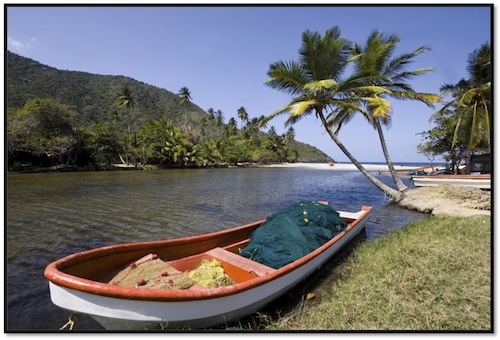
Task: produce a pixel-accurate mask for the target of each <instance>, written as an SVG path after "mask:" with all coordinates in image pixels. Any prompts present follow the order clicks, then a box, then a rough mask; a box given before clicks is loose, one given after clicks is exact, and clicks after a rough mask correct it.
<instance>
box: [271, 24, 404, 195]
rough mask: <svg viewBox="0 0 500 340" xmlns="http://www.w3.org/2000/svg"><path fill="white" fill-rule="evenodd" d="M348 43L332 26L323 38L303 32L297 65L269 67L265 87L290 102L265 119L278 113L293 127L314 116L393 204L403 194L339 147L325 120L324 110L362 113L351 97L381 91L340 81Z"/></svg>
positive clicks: (275, 64) (277, 64) (292, 63)
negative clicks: (280, 94) (291, 97)
mask: <svg viewBox="0 0 500 340" xmlns="http://www.w3.org/2000/svg"><path fill="white" fill-rule="evenodd" d="M350 48H351V44H350V43H349V42H348V41H347V40H345V39H343V38H341V31H340V29H339V28H338V27H333V28H332V29H330V30H327V31H326V32H325V35H324V37H322V36H321V35H320V34H319V33H317V32H311V31H308V30H306V31H305V32H304V33H303V34H302V45H301V47H300V49H299V62H295V61H291V62H284V61H279V62H276V63H273V64H271V65H270V67H269V71H268V75H269V77H270V79H269V80H268V81H266V83H265V84H266V85H268V86H270V87H272V88H275V89H278V90H281V91H283V92H286V93H289V94H291V95H292V96H293V99H292V101H291V102H290V103H289V104H287V105H285V106H283V107H282V108H280V109H278V110H277V111H275V112H273V113H272V114H271V115H270V116H268V117H267V120H270V119H272V118H274V117H275V116H277V115H280V114H288V115H289V118H288V119H287V121H286V124H293V123H295V122H296V121H298V120H300V119H301V118H303V117H305V116H307V115H309V114H311V113H315V115H316V117H318V118H319V119H320V120H321V123H322V125H323V127H324V128H325V129H326V132H327V133H328V135H329V136H330V138H331V139H332V140H333V141H334V142H335V144H337V146H338V147H339V148H340V149H341V150H342V152H343V153H344V154H345V155H346V156H347V157H348V158H349V159H350V160H351V162H352V163H353V164H354V165H355V166H356V167H357V168H358V169H359V170H360V171H361V172H362V173H363V175H365V176H366V177H367V178H368V179H369V180H370V181H371V182H372V183H373V184H374V185H376V186H377V187H378V188H380V189H381V190H383V191H384V192H385V193H386V194H387V195H388V196H389V197H390V198H392V199H393V200H394V201H399V200H401V199H402V198H403V194H402V192H400V191H398V190H395V189H393V188H391V187H390V186H388V185H386V184H384V183H383V182H381V181H380V180H379V179H377V178H376V177H375V176H373V175H372V174H370V173H369V172H368V170H366V169H365V168H364V167H363V166H362V165H361V163H359V162H358V161H357V160H356V158H355V157H354V156H353V155H352V154H351V153H350V152H349V150H347V148H346V147H345V146H344V145H343V144H342V142H341V141H340V139H339V138H338V137H337V134H336V133H335V132H334V131H333V130H332V124H331V122H328V121H327V118H326V116H325V111H326V110H327V109H332V110H335V109H339V108H342V109H345V110H361V111H362V108H360V107H359V105H356V104H355V103H356V102H358V101H359V100H354V99H353V97H354V96H355V94H356V93H357V92H359V93H364V94H366V93H367V92H368V91H370V93H380V92H382V91H384V89H382V88H379V87H377V86H360V84H359V81H354V80H353V79H347V80H346V81H343V82H341V81H340V77H341V75H342V74H343V72H344V70H345V68H346V66H347V64H348V61H349V56H350Z"/></svg>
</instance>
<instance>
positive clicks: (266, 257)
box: [239, 201, 347, 269]
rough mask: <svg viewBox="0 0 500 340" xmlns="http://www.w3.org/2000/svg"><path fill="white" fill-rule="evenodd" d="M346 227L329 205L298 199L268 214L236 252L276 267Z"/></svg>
mask: <svg viewBox="0 0 500 340" xmlns="http://www.w3.org/2000/svg"><path fill="white" fill-rule="evenodd" d="M346 227H347V223H346V222H345V221H344V220H343V219H342V218H341V217H340V216H339V213H338V212H337V211H336V210H334V209H333V208H332V207H330V206H328V205H324V204H321V203H318V202H312V201H306V202H301V203H298V204H295V205H292V206H290V207H287V208H284V209H282V210H280V211H278V212H276V213H274V214H273V215H271V216H269V217H268V218H267V219H266V221H265V222H264V223H263V224H262V225H261V226H260V227H259V228H257V229H256V230H255V231H254V232H253V233H252V234H251V235H250V242H249V244H248V245H247V246H246V247H245V248H243V249H242V250H241V252H240V253H239V254H240V255H241V256H244V257H246V258H249V259H252V260H253V261H256V262H259V263H262V264H264V265H266V266H269V267H271V268H274V269H278V268H281V267H283V266H285V265H287V264H289V263H291V262H293V261H296V260H298V259H300V258H301V257H303V256H305V255H307V254H309V253H310V252H312V251H314V250H315V249H317V248H319V247H320V246H322V245H323V244H325V243H326V242H328V240H330V239H332V238H333V237H334V236H335V235H337V234H339V233H340V232H342V231H343V230H345V228H346Z"/></svg>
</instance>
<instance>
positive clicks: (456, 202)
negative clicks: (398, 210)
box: [398, 185, 491, 217]
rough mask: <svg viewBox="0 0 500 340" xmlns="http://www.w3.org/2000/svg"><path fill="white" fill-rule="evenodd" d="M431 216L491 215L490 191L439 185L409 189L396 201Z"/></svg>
mask: <svg viewBox="0 0 500 340" xmlns="http://www.w3.org/2000/svg"><path fill="white" fill-rule="evenodd" d="M398 204H399V205H400V206H402V207H405V208H407V209H411V210H417V211H420V212H424V213H430V214H431V215H433V216H463V217H469V216H478V215H481V216H485V215H486V216H491V191H486V190H481V189H476V188H468V187H460V186H453V185H440V186H437V187H422V188H417V189H409V190H407V191H406V192H405V198H404V199H403V200H401V201H400V202H399V203H398Z"/></svg>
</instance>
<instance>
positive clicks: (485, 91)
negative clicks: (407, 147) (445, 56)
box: [431, 43, 492, 150]
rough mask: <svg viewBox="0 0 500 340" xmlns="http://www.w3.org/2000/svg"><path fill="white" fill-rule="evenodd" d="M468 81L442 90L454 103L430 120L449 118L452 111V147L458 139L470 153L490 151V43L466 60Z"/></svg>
mask: <svg viewBox="0 0 500 340" xmlns="http://www.w3.org/2000/svg"><path fill="white" fill-rule="evenodd" d="M467 72H468V74H469V79H467V80H465V79H461V80H460V81H459V82H458V83H457V84H455V85H453V84H445V85H443V86H442V87H441V89H440V90H441V93H442V94H443V95H447V94H450V95H451V96H452V97H453V100H451V101H450V102H448V103H446V104H445V105H444V106H443V107H442V108H441V109H440V110H438V111H437V112H435V113H434V114H433V115H432V116H431V121H432V120H435V119H437V118H439V117H440V116H442V115H445V114H447V112H448V110H449V109H452V110H453V111H454V112H455V115H456V116H457V125H456V128H455V134H454V136H453V142H452V146H453V145H455V144H456V143H457V141H458V139H459V138H461V139H462V140H463V141H464V142H465V144H467V145H468V147H469V149H470V150H475V149H490V147H491V123H490V122H491V114H492V112H491V74H492V68H491V47H490V45H489V44H488V43H485V44H483V45H481V47H480V48H479V49H477V50H475V51H473V52H472V53H471V54H470V55H469V58H468V60H467Z"/></svg>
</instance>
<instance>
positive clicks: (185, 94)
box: [179, 86, 192, 104]
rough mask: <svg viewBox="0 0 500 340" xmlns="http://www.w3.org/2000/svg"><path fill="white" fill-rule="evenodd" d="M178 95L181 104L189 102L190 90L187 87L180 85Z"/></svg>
mask: <svg viewBox="0 0 500 340" xmlns="http://www.w3.org/2000/svg"><path fill="white" fill-rule="evenodd" d="M179 96H180V97H181V104H184V103H189V102H191V100H192V98H191V91H189V89H188V88H187V87H185V86H184V87H181V89H180V90H179Z"/></svg>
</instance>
